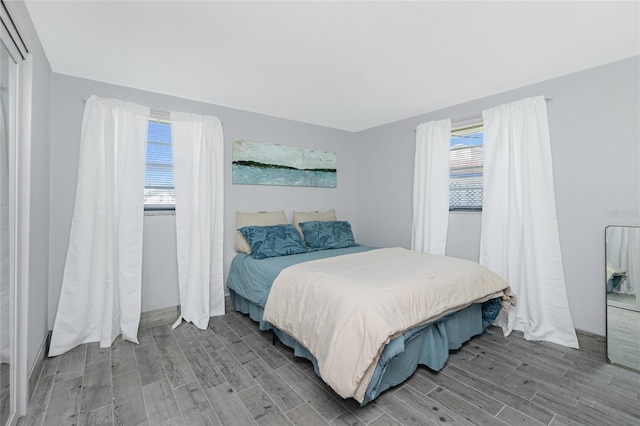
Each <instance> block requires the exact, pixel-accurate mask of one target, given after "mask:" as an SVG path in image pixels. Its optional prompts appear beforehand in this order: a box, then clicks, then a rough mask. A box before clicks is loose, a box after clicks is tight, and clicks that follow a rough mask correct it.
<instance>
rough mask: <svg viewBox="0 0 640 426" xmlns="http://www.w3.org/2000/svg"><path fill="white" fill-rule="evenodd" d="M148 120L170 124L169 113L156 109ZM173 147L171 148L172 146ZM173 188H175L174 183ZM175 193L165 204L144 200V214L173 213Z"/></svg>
mask: <svg viewBox="0 0 640 426" xmlns="http://www.w3.org/2000/svg"><path fill="white" fill-rule="evenodd" d="M149 122H156V123H162V124H168V125H171V120H170V116H169V113H163V112H158V111H151V115H150V117H149ZM148 144H149V140H148V138H147V147H148ZM172 149H173V148H172ZM145 161H146V154H145ZM146 170H147V168H146V162H145V174H146ZM171 170H172V173H173V162H172V164H171ZM146 183H147V182H146V177H145V187H144V188H145V191H146V189H147V185H146ZM174 190H175V184H174ZM175 208H176V205H175V193H174V202H173V203H171V204H165V203H157V204H154V203H147V202H146V201H145V203H144V211H145V215H158V214H174V212H175Z"/></svg>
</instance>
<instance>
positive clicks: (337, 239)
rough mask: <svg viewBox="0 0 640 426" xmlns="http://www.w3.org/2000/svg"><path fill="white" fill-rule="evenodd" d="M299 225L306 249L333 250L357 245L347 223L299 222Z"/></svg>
mask: <svg viewBox="0 0 640 426" xmlns="http://www.w3.org/2000/svg"><path fill="white" fill-rule="evenodd" d="M299 225H300V229H302V233H303V235H304V241H305V243H307V246H308V247H311V248H315V249H334V248H342V247H352V246H355V245H357V244H356V242H355V240H354V238H353V232H351V225H350V224H349V222H346V221H330V222H301V223H300V224H299Z"/></svg>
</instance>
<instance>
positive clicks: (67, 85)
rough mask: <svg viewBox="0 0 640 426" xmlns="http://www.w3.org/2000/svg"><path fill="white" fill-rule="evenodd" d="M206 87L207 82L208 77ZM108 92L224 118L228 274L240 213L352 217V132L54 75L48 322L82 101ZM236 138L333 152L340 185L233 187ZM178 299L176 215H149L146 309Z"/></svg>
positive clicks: (66, 225) (65, 240)
mask: <svg viewBox="0 0 640 426" xmlns="http://www.w3.org/2000/svg"><path fill="white" fill-rule="evenodd" d="M203 84H206V82H203ZM92 94H93V95H97V96H99V97H105V98H107V97H110V98H116V99H121V100H125V101H131V102H135V103H138V104H141V105H146V106H149V107H150V108H151V109H154V110H159V111H183V112H192V113H198V114H207V115H214V116H217V117H218V118H220V120H221V121H222V123H223V131H224V139H225V209H224V211H225V220H224V222H225V233H224V238H225V242H224V245H225V248H224V262H225V276H226V274H227V272H228V268H229V265H230V263H231V259H232V258H233V256H234V254H235V252H234V249H233V239H234V222H235V212H236V211H245V212H254V211H262V210H280V209H284V210H285V212H286V214H287V216H288V218H289V219H291V213H292V212H293V211H294V210H300V211H311V210H326V209H331V208H335V209H336V210H337V213H338V217H340V218H341V219H345V220H349V221H351V222H355V219H356V210H355V205H356V204H355V198H354V196H353V194H354V193H355V192H356V188H355V170H354V168H353V165H354V164H355V140H354V134H353V133H350V132H345V131H341V130H335V129H330V128H326V127H320V126H315V125H310V124H305V123H300V122H295V121H290V120H284V119H279V118H275V117H269V116H265V115H260V114H254V113H250V112H246V111H240V110H235V109H231V108H225V107H220V106H216V105H211V104H205V103H201V102H195V101H190V100H186V99H181V98H175V97H171V96H165V95H161V94H157V93H151V92H145V91H140V90H135V89H131V88H127V87H122V86H116V85H111V84H106V83H101V82H97V81H91V80H85V79H81V78H76V77H71V76H66V75H60V74H54V75H53V95H52V124H51V200H52V202H51V214H50V220H51V223H52V224H55V226H52V227H51V230H50V246H49V247H50V250H49V283H50V284H49V327H50V328H51V327H53V321H54V319H55V314H56V311H57V306H58V299H59V295H60V286H61V283H62V274H63V270H64V262H65V257H66V252H67V247H68V244H69V230H70V226H71V216H72V212H73V203H74V197H75V188H76V177H77V165H78V149H79V143H80V127H81V123H82V114H83V110H84V102H83V99H84V98H85V97H88V96H90V95H92ZM234 139H252V140H257V141H263V142H271V143H280V144H285V145H293V146H301V147H307V148H315V149H324V150H330V151H334V152H336V154H337V161H338V165H337V167H338V187H337V188H298V187H278V186H253V185H232V184H231V144H232V141H233V140H234ZM178 303H179V300H178V284H177V266H176V253H175V221H174V216H166V215H164V216H162V215H158V216H145V222H144V258H143V285H142V310H143V312H144V311H148V310H153V309H158V308H162V307H167V306H175V305H177V304H178Z"/></svg>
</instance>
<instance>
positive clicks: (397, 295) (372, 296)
mask: <svg viewBox="0 0 640 426" xmlns="http://www.w3.org/2000/svg"><path fill="white" fill-rule="evenodd" d="M509 295H510V291H509V286H508V284H507V283H506V282H505V281H504V280H502V279H501V278H500V277H498V276H497V275H496V274H494V273H493V272H491V271H489V270H488V269H486V268H484V267H482V266H480V265H478V264H477V263H474V262H470V261H466V260H462V259H456V258H451V257H444V256H432V255H429V254H425V253H420V252H415V251H410V250H406V249H403V248H388V249H377V250H372V251H368V252H363V253H356V254H349V255H344V256H338V257H332V258H328V259H320V260H314V261H310V262H305V263H300V264H297V265H294V266H290V267H288V268H286V269H284V270H283V271H282V272H281V273H280V275H278V277H277V278H276V280H275V281H274V283H273V286H272V288H271V292H270V294H269V298H268V299H267V303H266V306H265V310H264V320H265V321H268V322H270V323H271V324H273V325H275V326H276V327H278V328H279V329H281V330H283V331H284V332H286V333H287V334H289V335H290V336H292V337H294V338H295V339H296V340H297V341H298V342H300V343H301V344H303V345H304V346H305V347H306V348H307V349H308V350H309V351H310V352H311V353H312V354H313V355H314V356H315V357H316V359H317V361H318V366H319V369H320V375H321V376H322V378H323V380H324V381H325V382H327V384H329V385H330V386H331V387H332V388H333V389H334V390H335V391H336V393H338V394H339V395H340V396H342V397H344V398H349V397H353V398H355V399H356V400H357V401H359V402H362V400H363V399H364V394H365V391H366V389H367V386H368V385H369V382H370V381H371V376H372V374H373V371H374V370H375V366H376V364H377V362H378V358H379V357H380V354H381V352H382V350H383V348H384V345H386V344H387V343H388V342H389V341H390V340H391V339H392V338H394V337H396V336H398V335H400V334H402V333H403V332H405V331H406V330H408V329H410V328H412V327H414V326H416V325H419V324H423V323H426V322H429V321H433V320H434V319H436V318H438V317H441V316H443V315H445V314H447V313H450V312H454V311H457V310H460V309H462V308H464V307H466V306H468V305H470V304H472V303H474V302H481V301H485V300H488V299H491V298H494V297H500V296H501V297H503V306H506V305H508V304H509V302H510V300H509Z"/></svg>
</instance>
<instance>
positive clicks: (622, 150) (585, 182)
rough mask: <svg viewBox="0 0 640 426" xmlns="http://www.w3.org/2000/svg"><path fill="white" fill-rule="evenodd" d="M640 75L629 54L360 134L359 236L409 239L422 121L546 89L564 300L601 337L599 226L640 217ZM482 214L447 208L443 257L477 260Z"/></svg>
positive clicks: (386, 241) (639, 62)
mask: <svg viewBox="0 0 640 426" xmlns="http://www.w3.org/2000/svg"><path fill="white" fill-rule="evenodd" d="M639 75H640V59H639V57H634V58H630V59H627V60H623V61H619V62H615V63H612V64H608V65H604V66H601V67H597V68H593V69H590V70H586V71H582V72H579V73H575V74H570V75H567V76H564V77H560V78H556V79H553V80H548V81H545V82H543V83H539V84H535V85H531V86H526V87H522V88H519V89H516V90H511V91H509V92H505V93H501V94H498V95H494V96H490V97H486V98H483V99H478V100H475V101H471V102H467V103H464V104H460V105H456V106H454V107H451V108H446V109H443V110H439V111H434V112H431V113H428V114H424V115H420V116H417V117H412V118H409V119H406V120H402V121H398V122H395V123H391V124H388V125H385V126H381V127H376V128H373V129H369V130H366V131H362V132H359V133H357V134H356V154H357V155H356V187H357V192H356V205H357V209H358V211H357V216H356V218H357V220H356V227H355V229H356V231H357V233H358V238H359V240H360V241H361V242H363V243H365V244H369V245H376V246H396V245H397V246H402V247H409V246H410V244H411V212H412V186H413V154H414V144H415V131H414V130H415V128H416V126H417V125H418V124H420V123H423V122H426V121H431V120H437V119H444V118H451V119H453V120H455V119H457V118H462V117H468V116H473V115H479V114H480V113H481V111H482V110H483V109H487V108H491V107H494V106H497V105H500V104H503V103H507V102H512V101H516V100H519V99H522V98H525V97H530V96H537V95H544V96H547V97H551V98H553V101H552V102H550V103H548V105H547V107H548V114H549V126H550V133H551V145H552V146H551V149H552V155H553V170H554V182H555V191H556V203H557V213H558V225H559V232H560V243H561V248H562V256H563V261H564V269H565V280H566V285H567V293H568V298H569V307H570V309H571V314H572V317H573V321H574V325H575V327H576V328H578V329H582V330H585V331H590V332H593V333H596V334H600V335H603V334H604V333H605V291H604V280H605V278H604V277H605V272H604V228H605V226H607V225H611V224H617V225H640V167H639V164H640V120H639V119H638V117H640V87H639V78H638V76H639ZM381 171H383V172H381ZM480 218H481V215H480V214H478V213H476V214H474V213H452V214H450V221H449V235H448V238H447V254H448V255H451V256H457V257H463V258H468V259H472V260H476V261H477V260H478V257H479V250H480V244H479V243H480V224H481V222H480Z"/></svg>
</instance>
